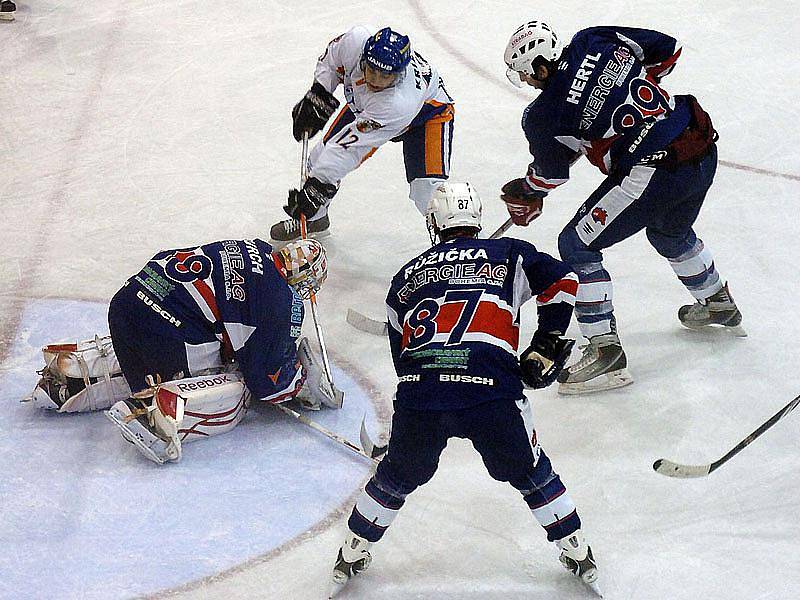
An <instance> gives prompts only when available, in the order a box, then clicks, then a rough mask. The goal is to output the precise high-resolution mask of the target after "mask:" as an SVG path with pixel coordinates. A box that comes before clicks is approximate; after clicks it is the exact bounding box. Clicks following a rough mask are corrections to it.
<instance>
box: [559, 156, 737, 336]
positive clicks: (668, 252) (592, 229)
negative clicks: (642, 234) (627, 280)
mask: <svg viewBox="0 0 800 600" xmlns="http://www.w3.org/2000/svg"><path fill="white" fill-rule="evenodd" d="M716 168H717V149H716V146H713V147H712V148H711V151H710V152H709V154H708V155H707V156H706V157H705V158H703V159H702V160H701V161H700V162H699V163H696V164H691V163H690V164H684V165H681V166H679V167H677V168H675V169H672V170H669V169H665V168H655V167H652V166H645V165H634V166H633V167H632V168H631V169H630V170H627V171H623V172H622V173H614V174H612V175H610V176H609V177H608V178H606V180H605V181H604V182H603V183H602V184H601V185H600V187H599V188H598V189H597V190H595V192H594V193H592V195H591V196H590V197H589V199H588V200H586V202H584V203H583V205H582V206H581V207H580V208H579V209H578V211H577V212H576V214H575V216H574V217H573V218H572V220H571V221H570V222H569V224H568V225H567V226H566V227H565V228H564V229H563V230H562V232H561V234H560V235H559V238H558V249H559V252H560V254H561V258H562V260H564V261H565V262H566V263H568V264H569V265H570V266H571V267H572V268H573V269H574V270H575V272H576V273H577V274H578V281H579V286H578V295H577V298H576V302H575V317H576V319H577V321H578V325H579V327H580V330H581V333H582V334H583V335H584V336H585V337H587V338H590V337H594V336H596V335H604V334H607V333H610V332H612V331H613V329H614V325H613V310H614V307H613V288H612V284H611V275H610V274H609V272H608V271H607V270H606V269H605V268H604V266H603V254H602V250H604V249H605V248H609V247H611V246H613V245H614V244H616V243H618V242H621V241H622V240H625V239H627V238H629V237H631V236H633V235H634V234H636V233H638V232H639V231H641V230H642V229H644V230H645V231H646V234H647V239H648V241H649V242H650V244H651V245H652V246H653V248H655V250H656V251H657V252H658V253H659V254H660V255H661V256H663V257H664V258H666V259H667V260H668V261H669V264H670V266H671V267H672V269H673V271H674V272H675V274H676V275H677V276H678V278H679V280H680V281H681V283H683V284H684V286H685V287H686V288H687V290H688V291H689V292H690V293H691V294H692V295H693V296H694V297H695V298H696V299H697V300H705V299H706V298H708V297H710V296H712V295H713V294H714V293H716V292H717V291H719V290H720V289H721V288H722V281H721V280H720V276H719V273H717V270H716V268H715V267H714V259H713V256H712V255H711V252H710V251H709V250H708V249H707V248H706V247H705V246H704V245H703V242H702V241H701V240H700V239H699V238H698V237H697V235H696V234H695V232H694V230H693V229H692V226H693V225H694V222H695V220H696V219H697V215H698V214H699V212H700V208H701V207H702V205H703V201H704V200H705V197H706V193H707V192H708V189H709V187H711V183H712V182H713V180H714V173H715V172H716Z"/></svg>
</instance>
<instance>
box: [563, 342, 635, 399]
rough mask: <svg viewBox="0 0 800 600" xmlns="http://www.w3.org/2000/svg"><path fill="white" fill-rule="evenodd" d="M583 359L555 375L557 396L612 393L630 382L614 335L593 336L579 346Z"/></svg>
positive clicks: (625, 364)
mask: <svg viewBox="0 0 800 600" xmlns="http://www.w3.org/2000/svg"><path fill="white" fill-rule="evenodd" d="M581 349H582V350H583V357H582V358H581V359H580V360H579V361H578V362H576V363H575V364H574V365H570V366H569V367H566V368H565V369H564V370H563V371H561V373H559V375H558V383H559V386H558V393H559V394H567V395H570V394H585V393H588V392H599V391H603V390H613V389H615V388H619V387H623V386H626V385H630V384H631V383H633V377H631V374H630V373H629V372H628V369H627V368H626V367H627V366H628V360H627V358H626V357H625V351H624V350H623V349H622V345H621V344H620V342H619V337H617V334H616V333H614V332H611V333H609V334H606V335H596V336H594V337H593V338H590V339H589V343H588V344H587V345H585V346H581Z"/></svg>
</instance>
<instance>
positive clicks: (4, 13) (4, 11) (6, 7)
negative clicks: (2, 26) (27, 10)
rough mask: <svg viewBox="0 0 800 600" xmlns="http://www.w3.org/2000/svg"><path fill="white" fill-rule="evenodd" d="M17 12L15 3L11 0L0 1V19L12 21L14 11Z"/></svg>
mask: <svg viewBox="0 0 800 600" xmlns="http://www.w3.org/2000/svg"><path fill="white" fill-rule="evenodd" d="M16 12H17V5H16V4H14V3H13V2H11V0H3V1H2V2H0V21H13V20H14V13H16Z"/></svg>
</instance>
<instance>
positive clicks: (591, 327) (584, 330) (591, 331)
mask: <svg viewBox="0 0 800 600" xmlns="http://www.w3.org/2000/svg"><path fill="white" fill-rule="evenodd" d="M578 329H580V330H581V335H582V336H583V337H585V338H591V337H594V336H596V335H606V334H607V333H611V319H610V318H609V319H603V320H602V321H597V322H594V323H585V322H583V321H578Z"/></svg>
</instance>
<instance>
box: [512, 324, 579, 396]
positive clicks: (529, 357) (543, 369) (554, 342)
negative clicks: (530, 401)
mask: <svg viewBox="0 0 800 600" xmlns="http://www.w3.org/2000/svg"><path fill="white" fill-rule="evenodd" d="M574 345H575V340H569V339H566V338H562V337H561V335H560V334H559V333H543V332H541V331H537V332H536V333H534V334H533V339H532V340H531V345H530V346H528V348H527V349H526V350H525V352H523V353H522V356H520V357H519V367H520V369H522V381H523V382H524V383H525V385H527V386H528V387H531V388H533V389H535V390H538V389H540V388H543V387H547V386H548V385H550V384H551V383H553V382H554V381H555V380H556V377H558V374H559V373H560V372H561V369H563V368H564V365H565V364H566V362H567V360H568V359H569V355H570V353H571V352H572V346H574Z"/></svg>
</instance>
